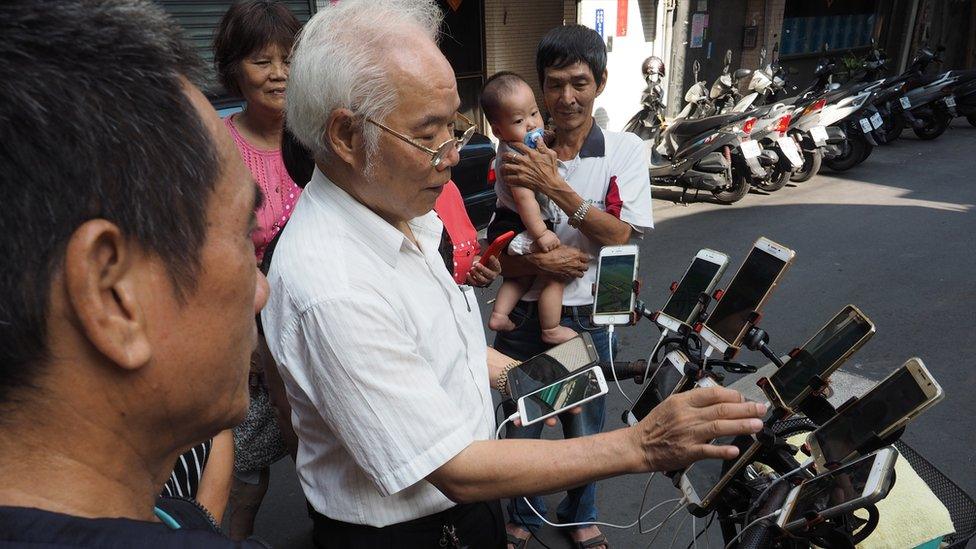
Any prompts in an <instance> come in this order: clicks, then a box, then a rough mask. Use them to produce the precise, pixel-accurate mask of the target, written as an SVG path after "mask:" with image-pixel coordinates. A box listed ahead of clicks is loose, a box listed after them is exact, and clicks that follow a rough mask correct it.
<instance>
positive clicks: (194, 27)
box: [155, 0, 315, 91]
mask: <svg viewBox="0 0 976 549" xmlns="http://www.w3.org/2000/svg"><path fill="white" fill-rule="evenodd" d="M155 2H156V3H157V4H159V5H161V6H162V7H163V9H164V10H166V12H167V13H169V14H170V15H171V16H173V18H174V19H176V22H177V23H178V24H179V25H180V26H181V27H183V31H184V32H185V33H186V37H187V39H188V40H189V41H190V43H191V44H193V47H194V49H196V50H197V53H199V54H200V57H201V58H202V59H203V61H204V64H205V65H206V66H207V67H210V68H211V71H210V72H211V82H212V85H213V86H215V85H216V84H215V82H216V81H215V80H214V79H213V70H212V68H213V50H212V49H211V46H212V44H213V36H214V32H215V31H216V30H217V24H218V23H220V18H221V17H223V16H224V13H225V12H226V11H227V9H228V8H230V7H231V5H233V4H234V0H222V1H221V0H155ZM314 3H315V2H314V0H284V4H285V5H287V6H288V8H289V9H290V10H291V12H292V13H294V14H295V17H296V18H297V19H298V20H299V21H300V22H302V23H305V22H306V21H308V20H309V18H311V17H312V7H313V5H314ZM211 91H216V90H211Z"/></svg>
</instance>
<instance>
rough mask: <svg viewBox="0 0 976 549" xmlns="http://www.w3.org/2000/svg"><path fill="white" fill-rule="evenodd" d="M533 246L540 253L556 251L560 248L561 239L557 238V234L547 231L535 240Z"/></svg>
mask: <svg viewBox="0 0 976 549" xmlns="http://www.w3.org/2000/svg"><path fill="white" fill-rule="evenodd" d="M533 245H534V246H535V247H536V248H537V249H538V251H540V252H548V251H551V250H555V249H556V248H558V247H559V237H558V236H556V233H554V232H552V231H549V230H547V231H546V232H544V233H542V236H540V237H539V238H537V239H535V242H534V243H533Z"/></svg>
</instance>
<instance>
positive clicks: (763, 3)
mask: <svg viewBox="0 0 976 549" xmlns="http://www.w3.org/2000/svg"><path fill="white" fill-rule="evenodd" d="M785 9H786V0H748V3H747V5H746V17H745V25H746V26H755V27H758V33H757V38H756V47H754V48H749V49H746V48H743V50H742V67H743V68H746V69H755V68H757V67H759V53H760V50H762V47H763V46H764V45H765V46H766V50H767V52H766V63H769V62H770V61H771V60H772V56H773V46H774V45H775V44H776V43H778V42H779V39H780V33H781V32H782V29H783V12H784V10H785Z"/></svg>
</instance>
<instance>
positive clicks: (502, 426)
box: [495, 412, 519, 438]
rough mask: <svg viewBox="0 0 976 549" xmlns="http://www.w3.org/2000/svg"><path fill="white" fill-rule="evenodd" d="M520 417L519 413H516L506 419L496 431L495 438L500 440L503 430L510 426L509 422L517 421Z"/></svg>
mask: <svg viewBox="0 0 976 549" xmlns="http://www.w3.org/2000/svg"><path fill="white" fill-rule="evenodd" d="M518 417H519V414H518V412H515V413H514V414H512V415H510V416H508V417H507V418H505V421H503V422H501V424H499V425H498V429H496V430H495V438H498V437H500V436H501V434H502V429H503V428H504V427H505V425H506V424H508V423H509V422H512V421H515V420H516V419H518Z"/></svg>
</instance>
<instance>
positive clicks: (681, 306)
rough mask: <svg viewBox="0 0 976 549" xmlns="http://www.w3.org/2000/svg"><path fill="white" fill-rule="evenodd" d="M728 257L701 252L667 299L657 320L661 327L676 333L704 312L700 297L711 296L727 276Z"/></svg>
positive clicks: (713, 252) (704, 250)
mask: <svg viewBox="0 0 976 549" xmlns="http://www.w3.org/2000/svg"><path fill="white" fill-rule="evenodd" d="M728 264H729V256H727V255H725V254H723V253H721V252H716V251H715V250H709V249H707V248H705V249H702V250H699V251H698V253H697V254H696V255H695V259H694V260H692V262H691V265H690V266H689V267H688V270H687V271H685V274H684V276H682V277H681V281H680V282H678V287H677V288H675V290H674V293H672V294H671V297H670V298H668V302H667V303H665V305H664V308H663V309H661V312H660V313H658V315H657V317H656V318H655V319H654V321H655V322H657V324H658V326H660V327H662V328H664V329H666V330H671V331H672V332H677V331H678V329H679V328H680V327H681V325H682V324H690V323H691V322H692V320H693V319H695V318H697V316H698V313H699V312H700V311H701V306H702V305H701V301H700V300H699V296H700V295H701V294H703V293H704V294H710V293H712V290H714V289H715V285H716V284H718V281H719V280H721V279H722V275H723V274H725V268H726V267H728Z"/></svg>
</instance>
